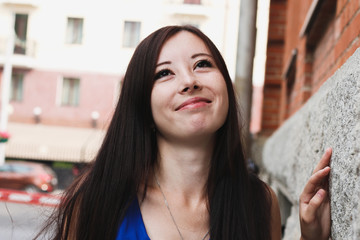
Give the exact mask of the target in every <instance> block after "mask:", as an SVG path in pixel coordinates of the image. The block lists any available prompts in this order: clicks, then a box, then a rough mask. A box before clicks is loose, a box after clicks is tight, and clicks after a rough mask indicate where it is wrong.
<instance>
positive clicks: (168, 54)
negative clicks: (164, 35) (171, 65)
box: [158, 31, 210, 62]
mask: <svg viewBox="0 0 360 240" xmlns="http://www.w3.org/2000/svg"><path fill="white" fill-rule="evenodd" d="M196 53H207V54H210V51H209V49H208V48H207V46H206V45H205V43H204V41H203V40H202V39H201V38H200V37H198V36H197V35H195V34H193V33H191V32H188V31H181V32H179V33H177V34H175V35H174V36H172V37H171V38H169V39H168V40H167V41H166V42H165V43H164V45H163V46H162V48H161V51H160V55H159V60H158V62H161V61H162V60H167V59H166V58H174V57H178V56H184V57H186V56H191V55H193V54H196Z"/></svg>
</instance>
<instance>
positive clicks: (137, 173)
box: [42, 26, 271, 240]
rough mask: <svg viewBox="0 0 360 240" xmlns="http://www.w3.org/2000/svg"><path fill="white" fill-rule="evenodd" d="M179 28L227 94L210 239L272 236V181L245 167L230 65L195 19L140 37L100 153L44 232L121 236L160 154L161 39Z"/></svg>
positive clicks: (214, 164)
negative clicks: (198, 46) (155, 109)
mask: <svg viewBox="0 0 360 240" xmlns="http://www.w3.org/2000/svg"><path fill="white" fill-rule="evenodd" d="M180 31H188V32H191V33H193V34H195V35H196V36H198V37H199V38H200V39H202V41H203V42H204V43H205V45H206V46H207V47H208V49H209V51H210V52H211V54H212V55H213V57H214V59H215V62H216V65H217V66H218V68H219V69H220V71H221V73H222V75H223V77H224V79H225V82H226V86H227V91H228V97H229V110H228V115H227V118H226V121H225V123H224V125H223V126H222V127H221V128H220V129H219V130H218V132H217V133H216V143H215V148H214V154H213V156H212V159H211V167H210V172H209V176H208V183H207V192H208V199H209V214H210V228H211V229H210V236H211V239H212V240H215V239H221V240H235V239H269V238H270V227H271V226H270V212H271V196H270V193H269V189H268V187H267V186H266V185H265V184H264V183H263V182H262V181H260V180H259V179H258V178H257V177H256V176H254V175H252V174H250V173H249V172H248V170H247V167H246V159H245V156H244V152H243V147H242V140H241V135H240V131H241V128H240V124H239V111H238V105H237V101H236V96H235V93H234V89H233V85H232V82H231V79H230V76H229V73H228V70H227V67H226V65H225V62H224V60H223V58H222V56H221V54H220V52H219V51H218V49H217V48H216V46H215V45H214V44H213V42H212V41H211V40H210V39H209V38H208V37H207V36H206V35H205V34H203V33H202V32H201V31H200V30H199V29H197V28H195V27H192V26H168V27H163V28H161V29H159V30H157V31H155V32H154V33H152V34H151V35H149V36H148V37H147V38H145V39H144V40H143V41H142V42H141V43H140V44H139V45H138V47H137V48H136V50H135V52H134V54H133V57H132V59H131V60H130V63H129V65H128V68H127V71H126V74H125V77H124V82H123V86H122V91H121V95H120V98H119V102H118V104H117V106H116V109H115V112H114V115H113V118H112V120H111V123H110V125H109V128H108V131H107V134H106V136H105V138H104V141H103V144H102V146H101V148H100V150H99V152H98V155H97V157H96V159H95V161H94V162H93V163H92V164H91V166H90V168H89V169H88V170H87V171H85V173H84V174H83V175H82V176H81V177H80V178H78V179H77V180H76V181H75V182H74V183H73V184H72V185H71V186H70V187H69V188H68V189H67V191H66V193H65V195H64V197H63V201H62V202H61V204H60V206H59V208H58V210H57V211H56V213H55V215H54V216H53V218H52V221H51V222H50V223H49V225H48V226H47V228H44V230H43V232H42V233H44V231H47V230H46V229H52V231H51V232H53V233H54V235H53V236H52V237H51V238H52V239H79V240H80V239H81V240H85V239H96V240H97V239H115V238H116V235H117V232H118V228H119V226H120V224H121V222H122V219H123V218H124V215H125V212H126V210H127V208H128V207H129V205H130V203H131V202H132V201H133V200H134V199H135V198H136V197H137V192H138V191H139V188H140V186H141V184H144V183H145V184H146V182H148V180H149V177H150V176H151V173H152V169H153V167H154V166H155V164H156V161H157V159H156V156H157V151H158V148H157V142H156V136H155V133H154V132H153V131H152V126H153V118H152V113H151V106H150V97H151V91H152V87H153V83H154V74H155V68H156V63H157V59H158V57H159V53H160V50H161V48H162V46H163V45H164V43H165V42H166V41H167V40H168V39H169V38H170V37H172V36H174V35H175V34H176V33H178V32H180ZM145 189H146V187H145ZM144 195H146V191H144ZM50 226H52V228H50Z"/></svg>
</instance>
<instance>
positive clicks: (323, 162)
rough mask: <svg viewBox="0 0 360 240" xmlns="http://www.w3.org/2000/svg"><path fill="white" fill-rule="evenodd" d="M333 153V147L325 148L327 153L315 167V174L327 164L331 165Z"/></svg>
mask: <svg viewBox="0 0 360 240" xmlns="http://www.w3.org/2000/svg"><path fill="white" fill-rule="evenodd" d="M331 154H332V149H331V148H328V149H326V150H325V153H324V154H323V156H322V157H321V159H320V161H319V163H318V164H317V165H316V167H315V169H314V171H313V174H314V173H315V172H317V171H319V170H320V169H323V168H325V167H326V166H329V164H330V158H331Z"/></svg>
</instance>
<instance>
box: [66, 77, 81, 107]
mask: <svg viewBox="0 0 360 240" xmlns="http://www.w3.org/2000/svg"><path fill="white" fill-rule="evenodd" d="M79 92H80V79H78V78H64V79H63V84H62V92H61V105H63V106H78V105H79Z"/></svg>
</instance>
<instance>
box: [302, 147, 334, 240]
mask: <svg viewBox="0 0 360 240" xmlns="http://www.w3.org/2000/svg"><path fill="white" fill-rule="evenodd" d="M331 153H332V149H331V148H329V149H327V150H326V151H325V153H324V155H323V156H322V158H321V160H320V162H319V163H318V165H317V166H316V167H315V169H314V172H313V174H312V176H311V177H310V179H309V181H308V182H307V184H306V185H305V188H304V190H303V192H302V194H301V195H300V227H301V239H303V240H309V239H316V240H321V239H329V237H330V224H331V223H330V198H329V181H328V175H329V173H330V167H329V163H330V157H331Z"/></svg>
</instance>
